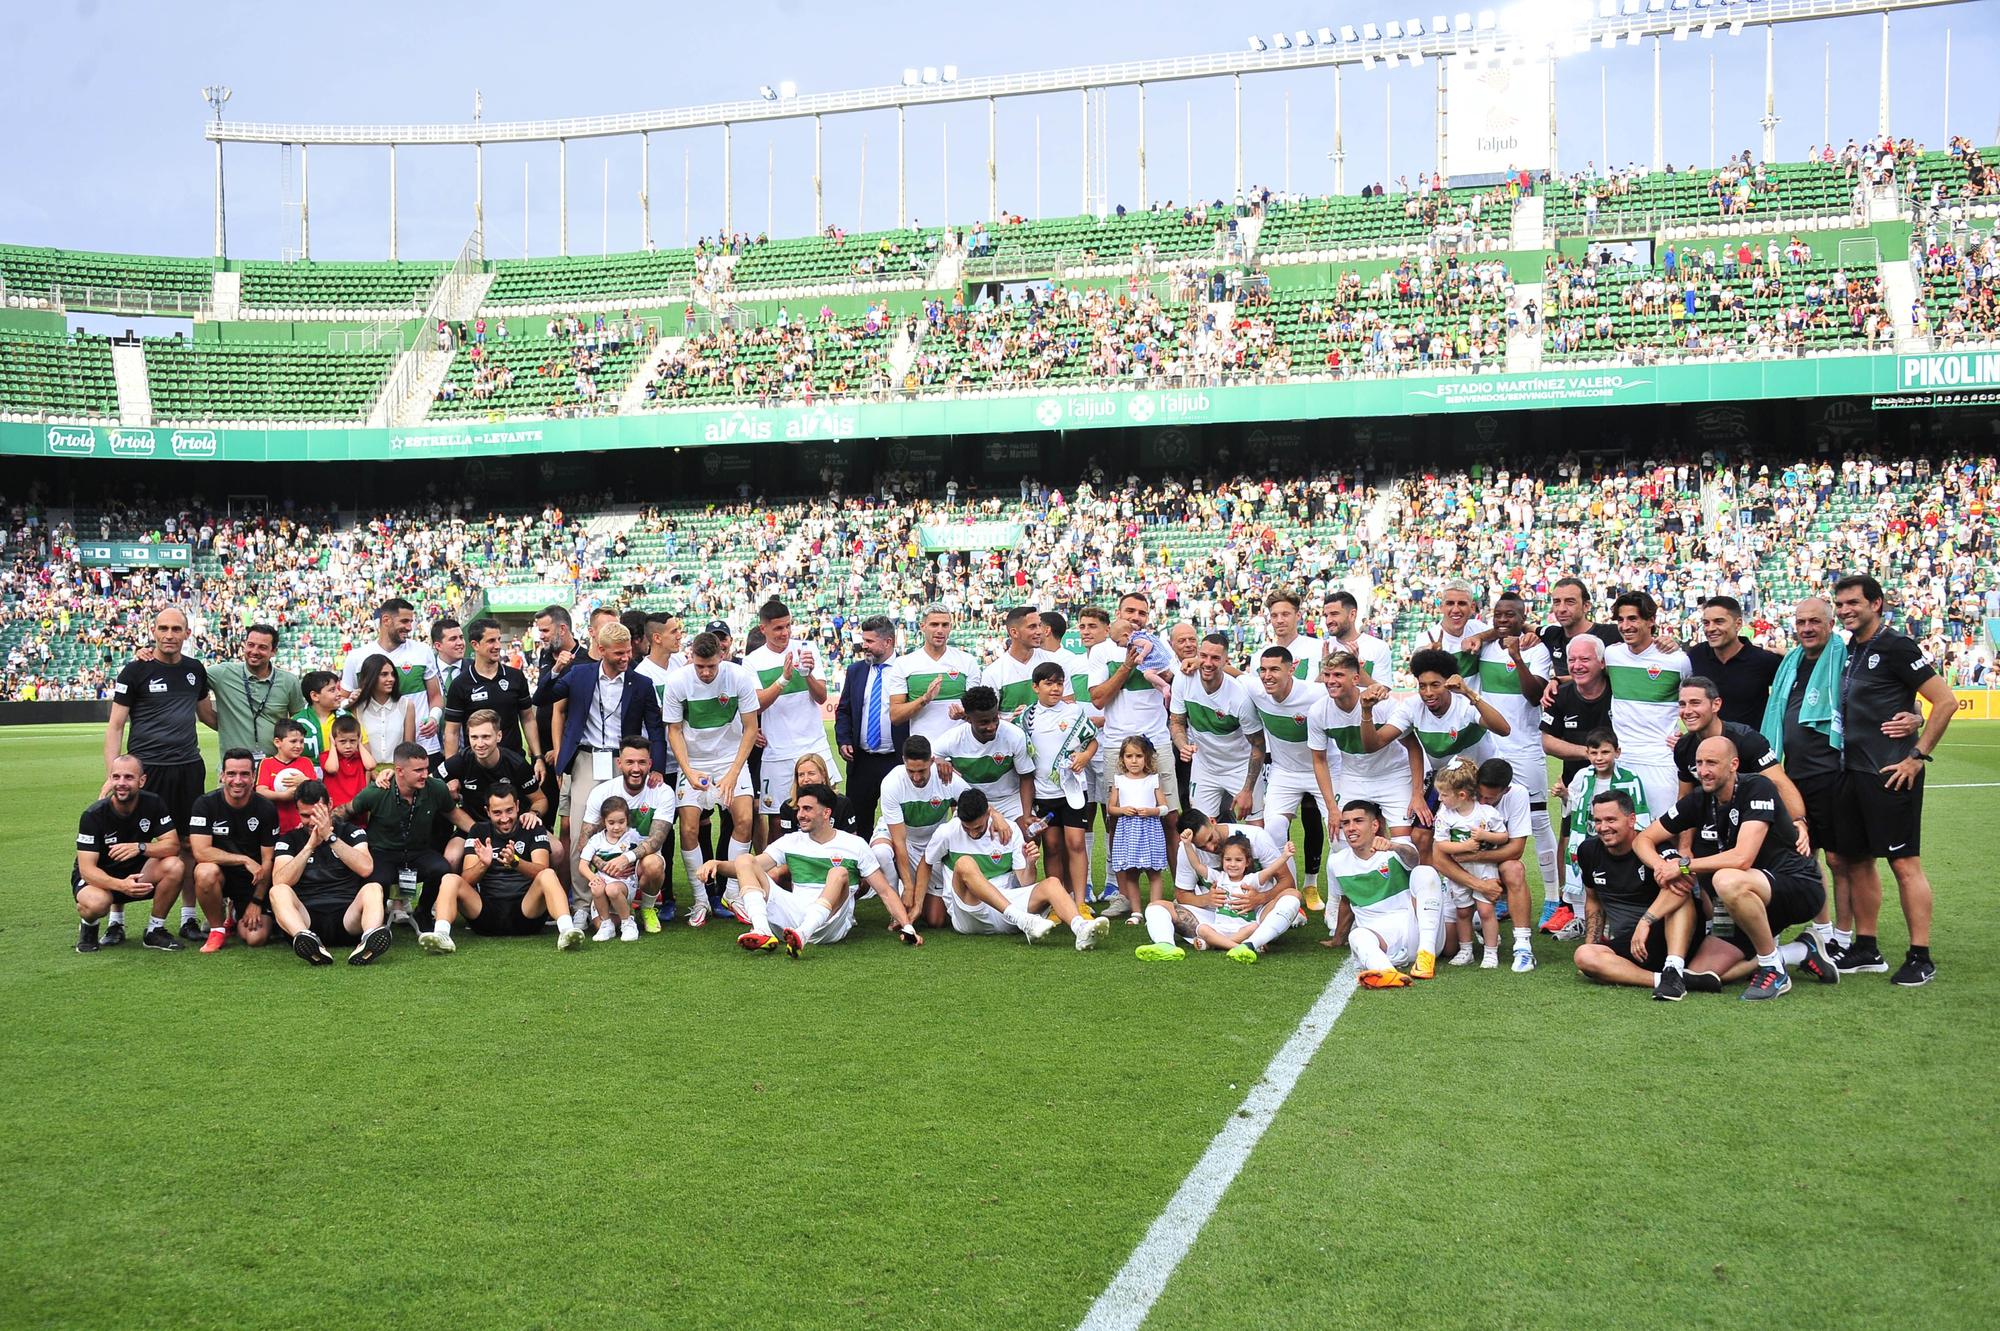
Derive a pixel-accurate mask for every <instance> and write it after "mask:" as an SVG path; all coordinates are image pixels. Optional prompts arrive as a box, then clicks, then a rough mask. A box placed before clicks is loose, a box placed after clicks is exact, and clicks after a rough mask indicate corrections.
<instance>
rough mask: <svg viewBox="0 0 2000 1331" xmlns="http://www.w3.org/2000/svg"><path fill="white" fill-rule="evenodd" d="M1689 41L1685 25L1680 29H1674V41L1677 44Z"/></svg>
mask: <svg viewBox="0 0 2000 1331" xmlns="http://www.w3.org/2000/svg"><path fill="white" fill-rule="evenodd" d="M1687 39H1688V29H1687V25H1686V24H1685V23H1683V24H1681V25H1680V26H1679V27H1677V28H1675V29H1674V40H1675V41H1677V42H1684V41H1686V40H1687Z"/></svg>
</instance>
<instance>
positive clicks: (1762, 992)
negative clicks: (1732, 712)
mask: <svg viewBox="0 0 2000 1331" xmlns="http://www.w3.org/2000/svg"><path fill="white" fill-rule="evenodd" d="M1738 764H1739V759H1738V757H1737V752H1736V744H1735V741H1733V740H1731V739H1730V738H1729V737H1728V736H1726V735H1717V736H1715V737H1714V738H1712V739H1705V740H1703V741H1702V742H1701V747H1700V748H1698V749H1697V750H1695V759H1694V770H1695V779H1696V781H1697V783H1698V785H1699V789H1697V790H1694V791H1693V792H1691V793H1690V794H1689V795H1688V796H1687V798H1686V799H1683V800H1680V801H1678V802H1677V803H1675V805H1674V807H1673V808H1671V809H1669V810H1668V811H1667V812H1666V813H1664V814H1662V815H1661V816H1660V819H1659V821H1657V822H1655V823H1654V824H1653V825H1652V826H1651V827H1648V828H1647V829H1646V830H1645V831H1643V832H1641V833H1640V834H1639V838H1638V841H1637V842H1636V846H1637V849H1638V853H1639V858H1640V859H1641V860H1643V861H1645V864H1646V867H1647V868H1648V869H1651V870H1652V871H1653V879H1654V881H1655V882H1657V883H1658V884H1659V885H1660V887H1662V888H1663V889H1666V890H1668V891H1672V892H1674V893H1675V894H1677V895H1679V896H1683V897H1690V898H1691V897H1692V896H1693V894H1694V893H1695V892H1697V891H1699V892H1700V893H1701V894H1702V895H1703V896H1704V897H1706V898H1709V899H1711V900H1720V901H1721V903H1722V906H1723V908H1724V909H1725V910H1727V911H1728V912H1729V915H1730V918H1732V919H1733V920H1735V921H1736V933H1735V936H1734V937H1731V938H1723V937H1720V936H1715V935H1711V936H1710V937H1709V938H1708V939H1707V941H1705V942H1704V943H1702V945H1701V947H1700V948H1698V949H1697V950H1696V952H1695V954H1694V956H1693V957H1692V958H1691V959H1690V960H1689V962H1688V968H1687V974H1686V977H1685V979H1686V983H1687V987H1688V988H1689V989H1690V990H1693V991H1694V992H1696V993H1709V994H1719V993H1721V992H1722V986H1723V985H1725V984H1727V983H1729V982H1730V981H1731V980H1740V979H1743V978H1744V977H1745V976H1748V977H1749V980H1750V987H1749V988H1748V989H1746V990H1744V992H1743V997H1745V998H1747V999H1766V998H1777V997H1778V996H1780V995H1781V994H1784V993H1786V992H1788V991H1789V990H1790V989H1791V987H1792V980H1791V976H1790V975H1788V974H1787V973H1786V971H1785V966H1786V963H1788V962H1789V963H1790V964H1792V965H1795V966H1799V967H1800V968H1802V969H1803V970H1805V972H1806V973H1807V974H1809V975H1811V976H1812V977H1813V978H1815V979H1817V980H1818V981H1819V982H1820V983H1821V984H1838V983H1839V982H1840V971H1839V969H1838V967H1836V966H1835V964H1834V962H1833V958H1832V957H1831V956H1830V955H1828V953H1827V951H1826V945H1825V944H1824V943H1822V942H1821V941H1820V940H1819V938H1818V937H1817V936H1815V935H1814V934H1813V933H1812V932H1811V931H1810V930H1808V931H1807V932H1806V933H1804V934H1801V935H1800V936H1799V939H1798V941H1796V942H1792V943H1786V944H1783V945H1782V946H1781V945H1780V944H1779V943H1778V934H1779V933H1780V932H1781V931H1783V929H1784V928H1785V926H1787V925H1792V924H1802V925H1810V924H1811V923H1812V922H1813V921H1814V919H1816V918H1817V917H1818V915H1819V912H1820V907H1822V906H1824V905H1825V904H1826V883H1825V881H1824V880H1822V879H1821V878H1820V876H1819V867H1818V866H1817V865H1815V864H1814V863H1813V862H1812V861H1811V860H1809V859H1807V858H1806V857H1805V856H1804V855H1801V854H1800V853H1799V850H1798V831H1797V828H1796V827H1795V826H1794V825H1793V823H1792V815H1791V813H1790V811H1788V810H1787V809H1786V808H1785V804H1784V800H1783V799H1781V798H1780V797H1779V794H1778V788H1777V786H1775V785H1773V784H1772V782H1771V780H1770V779H1769V778H1768V777H1762V776H1757V775H1755V774H1754V773H1750V772H1742V771H1739V770H1738ZM1683 833H1692V834H1693V840H1692V842H1691V843H1690V844H1689V846H1688V848H1687V849H1686V850H1685V851H1684V854H1685V855H1686V856H1687V858H1683V859H1679V860H1677V861H1670V860H1668V859H1667V858H1666V857H1665V856H1664V855H1662V854H1661V851H1662V850H1663V849H1664V848H1665V847H1666V846H1667V845H1668V844H1669V843H1670V842H1671V841H1673V840H1674V839H1675V838H1677V837H1679V836H1681V835H1682V834H1683ZM1703 908H1705V907H1703V906H1699V905H1698V906H1697V909H1703Z"/></svg>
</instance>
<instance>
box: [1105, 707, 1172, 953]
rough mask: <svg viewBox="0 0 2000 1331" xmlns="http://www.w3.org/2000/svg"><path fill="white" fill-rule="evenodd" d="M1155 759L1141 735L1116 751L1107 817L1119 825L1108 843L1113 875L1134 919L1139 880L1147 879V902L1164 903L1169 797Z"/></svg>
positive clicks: (1138, 907) (1138, 909)
mask: <svg viewBox="0 0 2000 1331" xmlns="http://www.w3.org/2000/svg"><path fill="white" fill-rule="evenodd" d="M1159 767H1160V760H1159V754H1158V753H1157V752H1156V751H1155V750H1154V748H1153V742H1152V741H1151V740H1149V739H1147V738H1146V737H1145V736H1144V735H1129V736H1127V737H1126V739H1125V742H1124V743H1123V744H1120V745H1119V746H1118V771H1117V774H1116V775H1115V776H1114V777H1112V789H1111V798H1110V800H1109V801H1107V802H1106V804H1105V812H1106V813H1109V814H1110V815H1111V816H1112V817H1114V818H1116V819H1117V820H1118V829H1117V831H1115V832H1114V833H1112V837H1111V859H1110V865H1109V867H1110V869H1111V872H1112V873H1114V874H1116V875H1117V876H1118V878H1117V881H1118V890H1119V892H1120V893H1122V894H1123V895H1124V897H1125V902H1126V904H1127V905H1128V906H1130V907H1131V916H1130V918H1132V919H1135V920H1136V919H1138V918H1139V917H1140V912H1141V910H1142V906H1141V904H1140V901H1139V880H1140V878H1141V877H1142V876H1144V875H1147V874H1150V875H1151V876H1152V883H1151V886H1150V888H1149V889H1148V893H1149V894H1148V896H1147V898H1146V899H1147V900H1148V901H1161V900H1164V899H1165V898H1164V896H1163V894H1162V888H1161V880H1162V878H1163V877H1164V875H1165V872H1166V867H1167V824H1166V814H1167V797H1166V793H1165V792H1164V791H1163V790H1162V789H1161V787H1160V771H1159Z"/></svg>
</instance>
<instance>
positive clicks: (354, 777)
mask: <svg viewBox="0 0 2000 1331" xmlns="http://www.w3.org/2000/svg"><path fill="white" fill-rule="evenodd" d="M338 682H339V681H337V680H336V681H335V683H336V684H338ZM332 731H333V747H332V748H331V749H329V750H327V754H326V764H325V770H326V796H327V800H328V802H329V803H330V804H332V806H333V807H334V808H336V809H338V808H339V807H341V806H342V805H343V804H352V803H353V802H354V797H355V796H356V795H359V794H360V793H361V787H362V786H364V785H366V784H367V782H368V776H369V773H370V772H371V771H373V765H372V764H371V763H370V762H369V761H368V746H367V744H365V743H363V742H362V738H361V723H360V722H359V721H357V720H355V719H354V718H353V717H351V716H349V715H347V714H346V713H345V712H343V713H341V714H340V715H339V716H336V717H334V718H333V724H332ZM354 821H355V824H356V825H357V826H365V825H366V824H367V822H368V819H367V816H366V815H365V814H364V815H362V816H360V817H357V818H356V819H355V820H354Z"/></svg>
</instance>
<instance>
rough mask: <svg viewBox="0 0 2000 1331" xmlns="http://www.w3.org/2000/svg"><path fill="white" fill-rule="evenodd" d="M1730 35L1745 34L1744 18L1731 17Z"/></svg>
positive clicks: (1739, 35)
mask: <svg viewBox="0 0 2000 1331" xmlns="http://www.w3.org/2000/svg"><path fill="white" fill-rule="evenodd" d="M1729 35H1730V36H1731V37H1741V36H1742V35H1743V20H1742V19H1740V18H1739V19H1731V20H1730V21H1729Z"/></svg>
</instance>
